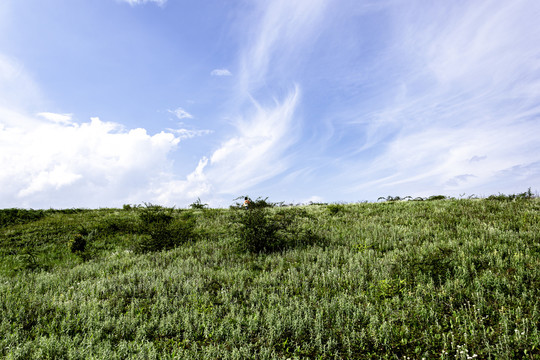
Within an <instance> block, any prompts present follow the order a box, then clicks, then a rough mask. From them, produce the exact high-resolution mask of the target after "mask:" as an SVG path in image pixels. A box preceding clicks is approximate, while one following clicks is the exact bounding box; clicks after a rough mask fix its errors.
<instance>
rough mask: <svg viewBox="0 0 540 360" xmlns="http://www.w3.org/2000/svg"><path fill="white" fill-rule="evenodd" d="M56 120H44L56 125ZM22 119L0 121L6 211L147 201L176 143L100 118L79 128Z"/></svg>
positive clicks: (0, 194)
mask: <svg viewBox="0 0 540 360" xmlns="http://www.w3.org/2000/svg"><path fill="white" fill-rule="evenodd" d="M56 115H58V114H55V115H47V116H46V117H49V118H53V119H56V120H58V119H57V118H58V117H59V116H56ZM59 118H60V119H61V120H66V119H65V118H62V117H61V116H60V117H59ZM26 120H27V121H26V122H24V123H19V124H18V125H13V124H12V125H9V126H8V125H6V124H5V123H6V121H4V119H3V118H1V117H0V167H2V172H1V173H0V198H1V199H2V204H4V205H5V206H10V204H12V205H13V206H14V205H19V206H20V204H32V206H41V207H49V206H52V207H61V206H74V204H77V206H90V207H98V206H102V205H103V204H112V203H116V204H117V205H120V204H121V203H122V202H129V201H134V202H141V201H146V200H147V199H150V198H149V196H151V194H150V192H149V190H148V189H149V187H150V184H153V183H156V182H159V181H160V179H162V177H163V174H164V173H167V171H169V167H170V164H171V163H170V160H169V158H168V154H169V153H170V152H172V151H174V150H175V148H176V146H177V144H178V142H179V141H180V139H179V137H177V136H175V135H174V134H172V133H168V132H160V133H158V134H155V135H149V134H148V133H147V132H146V130H144V129H140V128H139V129H131V130H126V129H124V128H123V127H122V126H121V125H119V124H117V123H113V122H104V121H101V120H100V119H99V118H92V119H91V120H90V122H85V123H82V124H74V123H71V122H69V121H55V122H50V121H46V122H45V121H42V120H36V119H33V118H29V119H26ZM24 124H27V125H31V126H25V125H24ZM145 188H146V189H145Z"/></svg>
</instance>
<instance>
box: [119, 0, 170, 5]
mask: <svg viewBox="0 0 540 360" xmlns="http://www.w3.org/2000/svg"><path fill="white" fill-rule="evenodd" d="M119 1H122V2H126V3H128V4H129V5H131V6H135V5H143V4H146V3H155V4H156V5H159V6H164V5H165V3H167V0H119Z"/></svg>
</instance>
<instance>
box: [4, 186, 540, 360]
mask: <svg viewBox="0 0 540 360" xmlns="http://www.w3.org/2000/svg"><path fill="white" fill-rule="evenodd" d="M393 200H395V199H393ZM145 209H146V210H145ZM151 210H152V211H156V212H157V214H158V217H159V216H163V217H164V219H165V220H164V222H165V223H166V229H167V231H171V232H174V229H177V228H180V229H182V231H184V230H185V224H189V226H190V231H189V236H188V237H187V238H182V239H180V240H181V241H180V240H179V241H176V242H174V243H172V245H170V244H169V245H170V246H169V245H168V246H167V247H165V248H163V249H159V248H150V250H153V251H137V249H138V248H140V244H141V241H145V240H144V239H146V240H148V241H150V240H151V239H152V234H154V233H152V232H151V231H150V230H148V229H149V228H148V227H145V225H144V224H145V222H144V219H145V218H144V216H148V209H147V207H146V208H145V207H131V206H129V207H124V209H98V210H88V209H79V210H78V209H71V210H62V211H60V210H46V211H39V213H36V214H32V211H31V210H27V211H21V212H19V213H16V212H15V211H13V210H0V213H1V214H2V217H1V218H2V219H4V220H3V221H4V222H3V223H2V227H1V228H0V259H1V260H0V356H1V357H3V358H8V359H37V358H40V359H47V358H66V359H102V358H107V359H130V358H133V359H135V358H142V359H152V358H156V359H157V358H159V359H175V358H176V359H201V358H205V359H206V358H208V359H254V358H257V359H289V358H290V359H381V358H382V359H385V358H386V359H404V358H407V357H409V358H411V359H421V358H426V359H456V358H457V359H472V358H479V359H502V358H528V359H538V358H540V200H539V199H537V198H530V197H529V198H518V197H516V198H511V199H509V198H508V197H504V196H502V197H501V196H497V197H492V198H488V199H460V200H456V199H440V200H437V199H435V200H431V201H387V202H382V203H361V204H339V205H335V204H334V205H332V204H331V205H310V206H295V207H274V208H271V207H270V208H265V209H264V216H265V218H264V219H262V220H261V219H255V220H253V219H245V218H244V220H242V216H247V214H246V213H245V211H244V212H242V211H243V210H237V209H234V208H232V209H227V210H225V209H208V208H192V209H189V210H178V209H177V210H173V209H160V208H152V209H151ZM161 210H163V214H165V215H163V214H162V215H159V214H160V211H161ZM8 211H11V213H9V214H6V212H8ZM145 211H146V213H145ZM17 214H19V215H17ZM145 214H146V215H145ZM152 214H154V213H152ZM154 215H155V214H154ZM17 216H20V219H19V218H18V217H17ZM167 216H170V218H169V217H167ZM250 221H258V223H257V224H258V225H257V226H262V227H264V226H270V227H271V229H272V231H274V230H275V232H273V233H271V236H278V238H277V239H279V240H280V246H279V247H276V248H272V249H270V250H271V251H268V249H267V248H264V247H262V248H261V247H257V246H260V244H258V243H256V244H257V246H256V247H254V248H250V247H249V246H248V247H245V246H244V247H242V246H238V245H239V242H241V241H255V240H256V239H254V238H253V237H252V234H248V233H246V232H245V229H246V226H248V227H249V226H250V225H249V224H250ZM149 223H152V221H149ZM246 224H247V225H246ZM261 224H262V225H261ZM276 224H278V225H276ZM284 224H285V225H284ZM159 234H160V236H161V235H162V233H161V232H160V233H159ZM263 234H268V233H266V232H263ZM305 234H309V236H308V239H307V240H305V241H299V242H295V241H294V238H295V237H305ZM80 236H83V237H84V239H85V246H84V250H83V251H79V250H77V251H72V250H71V248H70V244H73V242H74V239H78V238H79V237H80ZM242 236H244V238H242ZM268 236H270V235H268ZM242 239H244V240H242ZM272 239H274V238H273V237H272ZM310 239H316V241H309V240H310ZM151 244H155V242H152V243H151ZM173 245H174V246H175V247H173ZM250 249H251V250H250ZM253 249H255V250H256V249H264V251H253Z"/></svg>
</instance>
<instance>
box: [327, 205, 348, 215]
mask: <svg viewBox="0 0 540 360" xmlns="http://www.w3.org/2000/svg"><path fill="white" fill-rule="evenodd" d="M326 209H327V210H328V212H329V213H330V215H336V214H337V213H339V212H340V211H343V210H344V209H345V205H343V204H330V205H327V206H326Z"/></svg>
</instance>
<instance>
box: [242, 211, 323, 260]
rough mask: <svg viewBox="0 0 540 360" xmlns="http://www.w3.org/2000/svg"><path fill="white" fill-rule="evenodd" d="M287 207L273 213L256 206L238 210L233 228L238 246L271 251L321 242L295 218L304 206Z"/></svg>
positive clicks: (264, 251)
mask: <svg viewBox="0 0 540 360" xmlns="http://www.w3.org/2000/svg"><path fill="white" fill-rule="evenodd" d="M294 210H295V209H287V210H281V211H278V212H277V213H275V214H272V213H271V212H270V211H269V210H268V209H265V208H256V209H252V210H248V211H245V212H242V213H240V214H239V216H238V217H237V219H236V222H237V223H238V224H239V225H240V226H239V227H238V228H237V230H236V235H237V237H238V245H239V248H240V250H242V251H249V252H252V253H271V252H275V251H283V250H286V249H288V248H292V247H297V246H304V245H314V244H321V245H322V244H323V241H322V240H323V239H322V238H321V237H320V236H318V235H316V234H315V233H314V232H313V231H312V230H311V229H309V228H306V227H304V226H302V224H300V223H299V222H298V221H297V220H298V218H301V217H305V216H303V215H306V216H307V214H306V212H305V210H298V211H294Z"/></svg>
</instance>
